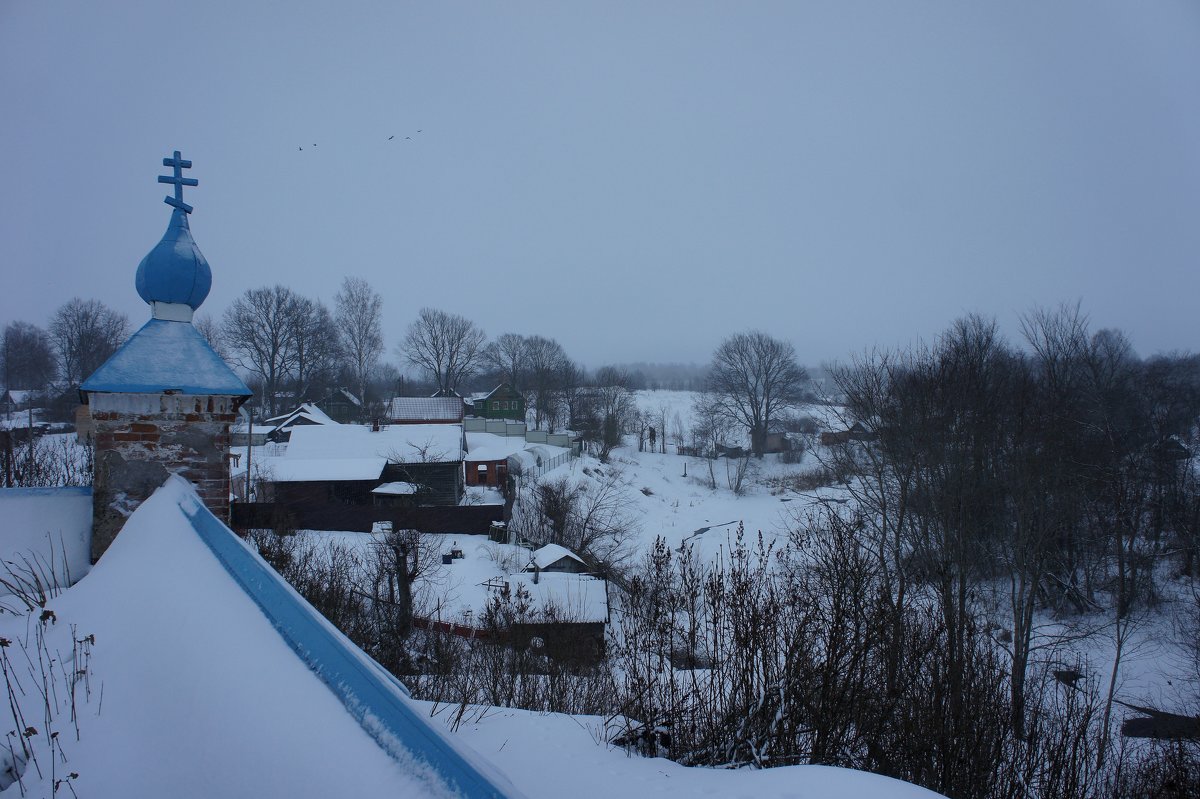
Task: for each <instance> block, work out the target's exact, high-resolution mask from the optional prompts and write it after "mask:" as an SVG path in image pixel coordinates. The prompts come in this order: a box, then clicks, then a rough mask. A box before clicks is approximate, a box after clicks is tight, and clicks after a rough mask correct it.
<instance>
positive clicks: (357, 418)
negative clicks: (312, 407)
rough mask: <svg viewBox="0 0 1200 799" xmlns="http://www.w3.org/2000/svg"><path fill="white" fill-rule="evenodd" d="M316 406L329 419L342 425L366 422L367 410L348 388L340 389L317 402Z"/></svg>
mask: <svg viewBox="0 0 1200 799" xmlns="http://www.w3.org/2000/svg"><path fill="white" fill-rule="evenodd" d="M315 404H316V406H317V407H318V408H320V409H321V410H322V411H324V412H325V414H326V415H328V416H329V418H331V419H333V420H334V421H335V422H340V423H341V424H355V423H357V422H364V421H366V419H364V416H365V414H366V408H365V407H363V401H362V400H361V399H359V397H358V395H357V394H355V393H354V392H352V391H351V390H350V389H348V388H343V387H340V386H339V387H338V388H335V389H334V390H333V391H330V392H329V393H328V394H326V395H325V396H324V397H322V398H321V399H319V400H317V401H316V403H315Z"/></svg>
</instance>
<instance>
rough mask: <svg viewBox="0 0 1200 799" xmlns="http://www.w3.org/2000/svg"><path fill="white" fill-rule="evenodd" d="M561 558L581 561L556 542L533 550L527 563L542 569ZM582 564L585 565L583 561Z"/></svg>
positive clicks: (581, 560) (581, 559)
mask: <svg viewBox="0 0 1200 799" xmlns="http://www.w3.org/2000/svg"><path fill="white" fill-rule="evenodd" d="M563 558H570V559H571V560H573V561H576V562H578V563H583V558H581V557H579V556H578V555H576V554H575V553H574V552H572V551H571V550H569V549H567V548H566V547H564V546H559V545H558V544H546V545H545V546H544V547H541V548H540V549H535V550H534V551H533V557H532V558H530V560H529V565H530V566H537V567H538V568H539V569H544V568H546V567H547V566H549V565H551V564H553V563H557V562H558V561H560V560H562V559H563ZM583 565H585V566H586V565H587V564H586V563H583Z"/></svg>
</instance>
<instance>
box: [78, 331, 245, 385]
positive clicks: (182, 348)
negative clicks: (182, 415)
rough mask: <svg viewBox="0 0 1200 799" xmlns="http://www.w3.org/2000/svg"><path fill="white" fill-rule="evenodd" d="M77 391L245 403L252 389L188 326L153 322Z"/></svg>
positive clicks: (125, 344)
mask: <svg viewBox="0 0 1200 799" xmlns="http://www.w3.org/2000/svg"><path fill="white" fill-rule="evenodd" d="M81 388H82V389H83V390H84V391H88V392H98V393H117V394H158V393H161V392H164V391H178V392H179V393H181V394H223V395H227V396H233V397H248V396H250V393H251V392H250V389H248V388H246V384H245V383H243V382H242V380H241V378H239V377H238V376H237V375H236V374H234V373H233V370H232V369H230V368H229V366H228V365H227V364H226V363H225V361H223V360H221V356H219V355H217V353H216V352H214V351H213V348H212V347H210V346H209V345H208V342H207V341H205V340H204V336H202V335H200V331H198V330H196V328H195V327H193V326H192V323H191V322H171V321H167V320H164V319H151V320H150V321H149V322H147V323H146V324H145V325H143V326H142V329H141V330H139V331H138V332H136V333H134V334H133V335H132V336H130V337H129V340H128V341H126V342H125V343H124V344H122V345H121V348H120V349H118V350H117V351H116V352H115V353H114V354H113V356H112V357H111V358H109V359H108V360H107V361H105V362H104V364H103V365H101V367H100V368H99V369H97V370H96V371H95V372H93V373H92V375H91V377H89V378H88V379H87V380H85V381H83V385H82V386H81Z"/></svg>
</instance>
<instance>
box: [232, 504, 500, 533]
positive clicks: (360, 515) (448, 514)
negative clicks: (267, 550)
mask: <svg viewBox="0 0 1200 799" xmlns="http://www.w3.org/2000/svg"><path fill="white" fill-rule="evenodd" d="M385 521H386V522H391V523H392V526H393V527H394V528H395V529H397V530H419V531H420V532H422V533H461V534H464V535H486V534H487V533H488V531H489V530H490V529H491V526H492V522H500V521H504V506H503V505H452V506H448V507H430V508H389V507H377V506H374V505H318V504H289V505H281V504H278V503H275V502H235V503H233V505H232V506H231V507H230V526H231V527H233V528H234V529H235V530H247V529H251V528H256V527H266V528H289V529H294V530H349V531H352V532H363V533H367V532H370V531H371V527H372V525H373V524H374V523H375V522H385Z"/></svg>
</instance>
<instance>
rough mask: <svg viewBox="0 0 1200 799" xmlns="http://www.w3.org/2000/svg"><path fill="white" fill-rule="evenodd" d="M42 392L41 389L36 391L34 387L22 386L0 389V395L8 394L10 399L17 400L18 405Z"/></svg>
mask: <svg viewBox="0 0 1200 799" xmlns="http://www.w3.org/2000/svg"><path fill="white" fill-rule="evenodd" d="M40 393H41V392H40V391H35V390H33V389H20V388H9V389H0V397H3V396H5V395H8V398H9V399H10V400H12V401H13V402H15V403H16V404H17V405H24V404H25V403H27V402H29V401H31V400H33V399H34V398H35V397H36V396H37V395H38V394H40Z"/></svg>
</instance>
